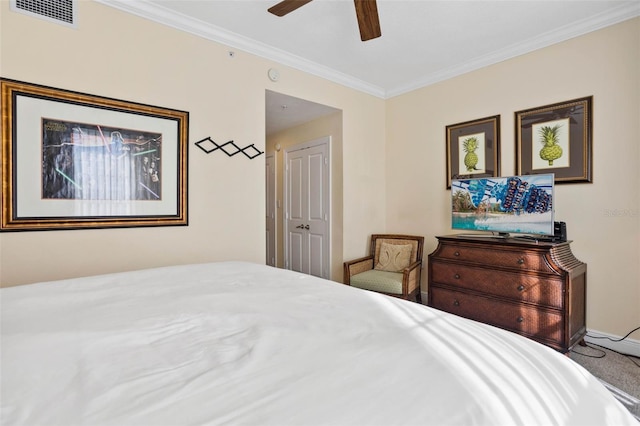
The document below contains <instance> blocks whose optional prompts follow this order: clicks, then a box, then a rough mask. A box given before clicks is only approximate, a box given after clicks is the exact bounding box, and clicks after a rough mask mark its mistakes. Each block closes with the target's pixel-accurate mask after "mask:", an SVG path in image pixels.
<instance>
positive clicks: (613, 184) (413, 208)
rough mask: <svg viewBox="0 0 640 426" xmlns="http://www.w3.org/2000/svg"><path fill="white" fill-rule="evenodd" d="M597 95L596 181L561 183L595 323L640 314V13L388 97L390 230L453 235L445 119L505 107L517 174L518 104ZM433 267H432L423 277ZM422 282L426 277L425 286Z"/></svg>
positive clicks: (506, 142)
mask: <svg viewBox="0 0 640 426" xmlns="http://www.w3.org/2000/svg"><path fill="white" fill-rule="evenodd" d="M589 95H593V116H594V124H593V183H592V184H565V185H557V186H556V193H555V195H556V196H555V214H556V220H560V221H564V222H566V223H567V228H568V235H569V238H570V239H572V240H573V241H574V242H573V243H572V249H573V252H574V254H575V255H576V257H578V258H579V259H580V260H582V261H584V262H586V263H587V264H588V296H587V299H588V300H587V326H588V328H590V329H595V330H599V331H603V332H608V333H612V334H615V335H619V336H623V335H625V334H626V333H627V332H628V331H630V330H631V329H633V328H635V327H637V326H638V325H639V324H640V247H639V243H640V174H639V170H640V168H638V167H637V165H638V164H639V160H640V148H639V147H640V143H638V135H640V19H634V20H630V21H627V22H624V23H622V24H619V25H616V26H612V27H609V28H605V29H603V30H600V31H597V32H593V33H591V34H588V35H585V36H582V37H579V38H575V39H572V40H569V41H566V42H564V43H560V44H557V45H554V46H551V47H548V48H545V49H542V50H539V51H536V52H533V53H530V54H527V55H523V56H520V57H517V58H514V59H511V60H509V61H505V62H502V63H499V64H496V65H493V66H490V67H486V68H484V69H481V70H479V71H475V72H472V73H469V74H466V75H463V76H460V77H457V78H453V79H450V80H448V81H444V82H442V83H439V84H434V85H432V86H429V87H425V88H423V89H421V90H416V91H414V92H411V93H408V94H405V95H402V96H398V97H395V98H393V99H390V100H388V102H387V145H386V154H387V155H386V157H387V179H386V183H387V208H386V212H387V231H389V232H418V233H421V234H423V235H426V236H427V239H426V244H425V254H427V253H430V252H431V251H433V249H435V246H436V240H435V238H433V236H434V235H440V234H447V233H453V232H452V230H451V227H450V216H449V215H450V207H449V197H450V192H449V191H447V190H446V189H445V187H446V181H445V175H446V168H445V167H446V163H445V162H446V154H445V126H446V125H448V124H455V123H459V122H464V121H467V120H473V119H477V118H482V117H487V116H492V115H496V114H500V116H501V150H502V153H501V161H502V168H501V170H502V175H510V174H513V173H515V138H514V112H515V111H520V110H523V109H527V108H533V107H538V106H542V105H547V104H551V103H555V102H561V101H564V100H569V99H574V98H579V97H584V96H589ZM425 277H426V276H425ZM423 290H424V286H423Z"/></svg>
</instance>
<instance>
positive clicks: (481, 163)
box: [446, 115, 500, 189]
mask: <svg viewBox="0 0 640 426" xmlns="http://www.w3.org/2000/svg"><path fill="white" fill-rule="evenodd" d="M446 139H447V189H451V180H452V179H470V178H481V177H497V176H500V115H493V116H491V117H485V118H480V119H477V120H472V121H465V122H463V123H457V124H451V125H449V126H446Z"/></svg>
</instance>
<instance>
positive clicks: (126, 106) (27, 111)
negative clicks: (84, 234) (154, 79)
mask: <svg viewBox="0 0 640 426" xmlns="http://www.w3.org/2000/svg"><path fill="white" fill-rule="evenodd" d="M0 93H1V96H2V104H1V108H2V148H1V149H2V189H3V190H2V201H1V202H2V218H1V222H0V231H38V230H53V229H83V228H109V227H134V226H136V227H137V226H163V225H167V226H168V225H171V226H178V225H187V145H188V144H187V136H188V134H187V133H188V127H189V125H188V120H189V113H188V112H185V111H178V110H174V109H169V108H162V107H156V106H150V105H144V104H139V103H134V102H127V101H122V100H117V99H111V98H106V97H100V96H94V95H89V94H85V93H79V92H72V91H68V90H62V89H56V88H51V87H46V86H41V85H36V84H31V83H25V82H20V81H16V80H9V79H0Z"/></svg>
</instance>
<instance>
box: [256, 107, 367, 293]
mask: <svg viewBox="0 0 640 426" xmlns="http://www.w3.org/2000/svg"><path fill="white" fill-rule="evenodd" d="M325 136H329V137H330V138H331V144H330V145H331V146H330V148H329V149H330V157H331V173H330V175H331V187H330V192H331V217H330V223H331V236H330V241H331V272H330V274H331V279H332V280H334V281H342V262H343V257H342V244H343V241H342V235H343V229H342V228H343V226H342V220H343V219H342V211H343V208H342V178H343V177H342V169H343V168H342V112H336V113H333V114H331V115H328V116H325V117H322V118H319V119H317V120H313V121H311V122H308V123H305V124H303V125H300V126H296V127H292V128H289V129H285V130H283V131H281V132H278V133H275V134H273V135H269V136H268V137H267V145H266V146H267V152H273V153H274V154H275V158H276V170H277V172H276V175H277V176H276V200H277V201H278V203H279V205H280V207H279V208H276V229H277V237H276V266H278V267H279V268H283V267H284V235H283V234H282V230H283V229H284V193H283V188H284V179H283V177H284V152H285V150H286V149H287V148H288V147H291V146H292V145H297V144H300V143H304V142H309V141H312V140H315V139H319V138H322V137H325ZM276 144H278V145H279V146H280V150H279V151H277V150H276V148H275V146H276ZM364 242H366V241H364ZM364 242H363V244H364Z"/></svg>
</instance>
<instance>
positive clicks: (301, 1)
mask: <svg viewBox="0 0 640 426" xmlns="http://www.w3.org/2000/svg"><path fill="white" fill-rule="evenodd" d="M310 1H311V0H283V1H281V2H280V3H278V4H276V5H274V6H271V7H270V8H269V9H267V11H268V12H271V13H273V14H274V15H276V16H284V15H286V14H287V13H291V12H293V11H294V10H296V9H297V8H299V7H302V6H304V5H305V4H307V3H309V2H310Z"/></svg>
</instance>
